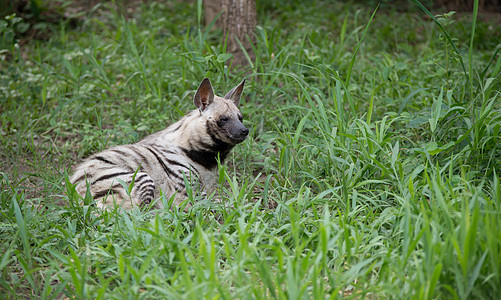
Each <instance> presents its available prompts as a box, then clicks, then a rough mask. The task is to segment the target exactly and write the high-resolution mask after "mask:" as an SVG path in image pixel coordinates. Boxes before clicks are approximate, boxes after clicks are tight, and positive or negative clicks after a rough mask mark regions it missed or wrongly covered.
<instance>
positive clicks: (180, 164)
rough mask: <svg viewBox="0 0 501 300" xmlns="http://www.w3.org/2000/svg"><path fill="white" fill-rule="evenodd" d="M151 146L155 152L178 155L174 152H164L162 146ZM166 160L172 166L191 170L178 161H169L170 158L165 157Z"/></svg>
mask: <svg viewBox="0 0 501 300" xmlns="http://www.w3.org/2000/svg"><path fill="white" fill-rule="evenodd" d="M150 146H151V147H152V148H154V149H155V150H157V151H159V152H164V153H165V152H167V153H169V154H176V153H174V152H172V151H168V150H164V149H162V148H161V146H158V145H153V144H151V145H150ZM159 148H160V149H159ZM164 160H165V161H167V162H168V163H169V164H170V165H175V166H179V167H182V168H185V169H187V170H189V169H190V168H189V167H188V166H187V165H184V164H182V163H180V162H178V161H175V160H172V159H169V158H167V157H164Z"/></svg>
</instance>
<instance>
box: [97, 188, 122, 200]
mask: <svg viewBox="0 0 501 300" xmlns="http://www.w3.org/2000/svg"><path fill="white" fill-rule="evenodd" d="M111 194H117V195H118V194H119V193H118V191H117V190H115V189H107V190H103V191H100V192H97V193H96V194H94V196H93V198H94V199H99V198H103V197H104V196H106V195H111Z"/></svg>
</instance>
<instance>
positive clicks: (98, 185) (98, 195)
mask: <svg viewBox="0 0 501 300" xmlns="http://www.w3.org/2000/svg"><path fill="white" fill-rule="evenodd" d="M117 179H120V180H121V181H122V182H120V181H119V180H117ZM133 181H134V182H133ZM122 183H125V188H124V186H123V185H122ZM132 183H133V186H132V189H131V190H130V193H129V186H130V185H131V184H132ZM83 188H86V186H85V187H83ZM90 191H91V194H92V196H93V198H94V200H97V201H96V205H97V206H98V207H100V208H103V209H111V208H113V207H114V205H115V204H117V205H119V206H120V207H121V208H123V209H131V208H133V207H137V206H138V207H140V208H146V207H148V206H149V205H150V204H151V203H152V202H153V201H154V200H155V183H154V182H153V180H152V178H151V177H150V176H149V175H148V174H147V173H143V172H138V173H136V174H134V173H125V174H120V175H117V176H114V177H110V178H102V179H101V180H96V182H94V183H93V184H91V190H90ZM81 194H82V193H81ZM83 194H85V192H84V193H83ZM162 207H163V205H162V203H156V204H155V208H162Z"/></svg>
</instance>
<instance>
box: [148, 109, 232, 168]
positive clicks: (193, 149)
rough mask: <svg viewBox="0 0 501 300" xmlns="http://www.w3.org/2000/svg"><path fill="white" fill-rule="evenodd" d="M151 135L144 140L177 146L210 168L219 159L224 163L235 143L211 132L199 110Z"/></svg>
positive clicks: (196, 161) (193, 159)
mask: <svg viewBox="0 0 501 300" xmlns="http://www.w3.org/2000/svg"><path fill="white" fill-rule="evenodd" d="M150 137H151V138H146V139H145V140H144V142H145V143H154V144H156V145H159V146H164V147H172V146H174V147H177V148H178V149H179V150H180V151H181V152H182V153H184V154H185V155H186V156H187V157H188V158H190V159H191V160H192V161H193V162H195V163H197V164H199V165H201V166H203V167H204V168H206V169H208V170H212V169H214V168H216V167H217V164H218V160H219V162H220V163H223V161H224V160H225V158H226V156H227V155H228V153H229V152H230V150H231V149H232V148H233V145H230V144H228V143H226V142H223V141H222V140H220V139H218V138H217V137H216V136H215V134H213V133H211V130H210V129H209V123H208V121H206V120H205V119H203V118H202V117H201V116H200V112H199V111H198V110H194V111H192V112H191V113H189V114H188V115H186V116H185V117H184V118H182V119H181V120H179V121H178V122H176V123H174V124H172V125H171V126H169V127H168V128H166V129H165V130H163V131H161V132H159V133H157V134H154V135H152V136H150Z"/></svg>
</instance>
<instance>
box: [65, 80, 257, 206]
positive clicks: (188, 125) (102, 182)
mask: <svg viewBox="0 0 501 300" xmlns="http://www.w3.org/2000/svg"><path fill="white" fill-rule="evenodd" d="M244 84H245V80H244V81H242V82H241V83H240V84H239V85H238V86H236V87H235V88H234V89H232V90H231V91H230V92H228V94H226V96H224V97H218V96H216V95H214V92H213V89H212V85H211V83H210V81H209V79H207V78H205V79H204V80H203V81H202V83H201V84H200V86H199V88H198V90H197V92H196V94H195V97H194V99H193V102H194V104H195V106H196V107H197V109H196V110H193V111H191V112H190V113H189V114H187V115H186V116H184V117H183V118H182V119H181V120H179V121H178V122H176V123H174V124H172V125H171V126H169V127H167V128H166V129H164V130H162V131H160V132H157V133H155V134H153V135H150V136H148V137H146V138H145V139H143V140H141V141H139V142H138V143H135V144H131V145H123V146H117V147H113V148H110V149H107V150H105V151H103V152H100V153H97V154H94V155H92V156H90V157H89V158H88V159H87V160H85V161H84V162H82V163H81V164H80V165H78V166H77V167H76V168H75V172H74V174H73V176H72V177H71V178H70V182H71V183H72V184H74V185H76V191H77V192H78V193H79V194H80V195H81V196H85V194H86V192H87V188H89V189H90V193H91V194H92V196H93V197H94V199H95V200H98V201H97V202H96V203H97V205H98V206H100V207H102V208H108V207H113V205H114V204H115V203H116V204H118V205H120V206H121V207H122V208H125V209H130V208H132V207H134V206H139V207H147V206H149V205H150V203H155V205H154V207H155V208H163V205H162V203H161V201H156V200H157V199H158V198H159V197H160V193H163V194H164V195H165V196H166V198H167V199H169V198H170V197H172V196H173V197H174V203H175V204H176V205H178V204H179V203H180V202H182V201H183V200H185V199H186V198H187V191H186V187H185V183H184V182H185V181H184V178H187V179H188V181H189V182H191V184H192V187H193V189H194V190H196V189H198V190H203V191H205V192H210V191H211V190H212V189H213V188H214V186H215V184H216V179H217V160H218V157H219V159H220V161H221V162H222V161H223V160H224V159H225V157H226V156H227V155H228V153H229V152H230V150H231V149H232V148H233V146H235V145H236V144H238V143H241V142H243V141H244V140H245V138H246V137H247V134H248V133H249V130H248V129H247V128H246V127H245V126H244V125H243V124H242V114H241V112H240V110H239V109H238V108H237V105H238V103H239V100H240V96H241V94H242V90H243V87H244ZM117 178H119V179H121V180H123V181H124V182H125V183H126V184H127V185H129V184H131V183H132V181H134V184H133V188H132V190H131V191H130V193H127V191H126V190H125V189H124V188H123V186H122V185H121V183H120V182H119V180H117ZM155 201H156V202H155Z"/></svg>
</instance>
